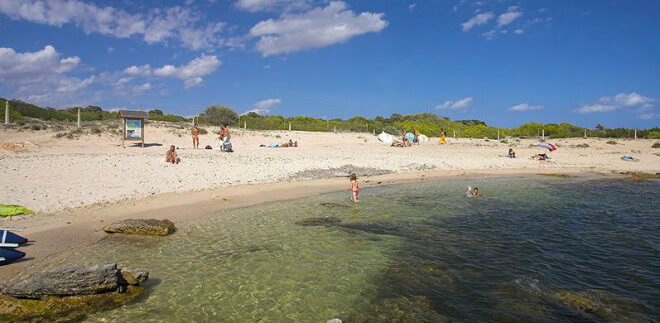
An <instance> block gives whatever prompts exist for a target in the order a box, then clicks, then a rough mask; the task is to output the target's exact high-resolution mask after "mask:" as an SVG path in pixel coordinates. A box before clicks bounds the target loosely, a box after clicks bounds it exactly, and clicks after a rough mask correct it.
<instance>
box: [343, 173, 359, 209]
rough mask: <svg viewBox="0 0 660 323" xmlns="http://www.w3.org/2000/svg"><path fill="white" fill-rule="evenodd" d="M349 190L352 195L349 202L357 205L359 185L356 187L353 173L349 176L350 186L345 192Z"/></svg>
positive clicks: (355, 177) (355, 178)
mask: <svg viewBox="0 0 660 323" xmlns="http://www.w3.org/2000/svg"><path fill="white" fill-rule="evenodd" d="M351 190H352V191H353V194H352V195H351V201H353V202H356V203H357V201H358V194H359V193H360V185H358V182H357V175H355V173H352V174H351V186H350V187H349V188H347V189H346V192H348V191H351Z"/></svg>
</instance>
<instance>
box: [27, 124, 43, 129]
mask: <svg viewBox="0 0 660 323" xmlns="http://www.w3.org/2000/svg"><path fill="white" fill-rule="evenodd" d="M30 128H32V130H35V131H39V130H41V125H38V124H33V125H32V126H31V127H30Z"/></svg>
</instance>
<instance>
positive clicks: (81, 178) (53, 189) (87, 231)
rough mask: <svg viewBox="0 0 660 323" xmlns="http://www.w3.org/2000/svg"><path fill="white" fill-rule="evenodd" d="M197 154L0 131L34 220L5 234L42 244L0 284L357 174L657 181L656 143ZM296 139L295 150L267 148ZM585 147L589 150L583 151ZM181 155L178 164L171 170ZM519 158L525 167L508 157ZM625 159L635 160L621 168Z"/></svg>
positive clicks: (363, 138) (156, 129) (306, 143)
mask: <svg viewBox="0 0 660 323" xmlns="http://www.w3.org/2000/svg"><path fill="white" fill-rule="evenodd" d="M207 130H208V131H209V133H208V134H206V135H202V136H201V137H200V142H201V146H202V147H203V146H206V145H211V146H213V147H214V149H212V150H204V149H200V150H193V149H191V146H192V144H191V139H190V133H189V129H180V127H178V126H176V125H173V124H166V123H151V124H149V125H147V127H146V130H145V133H146V142H147V147H146V148H141V147H133V146H131V144H128V143H127V144H128V145H127V148H122V147H121V141H120V139H119V136H117V135H115V134H108V133H100V134H92V133H90V132H89V131H88V132H83V133H82V134H80V136H79V137H78V138H77V139H66V138H64V137H63V138H56V137H55V136H54V135H55V132H51V131H30V130H27V131H25V130H24V131H17V130H15V129H5V130H2V131H1V132H0V142H2V149H0V163H1V164H2V165H3V167H2V183H1V184H0V203H3V204H19V205H23V206H26V207H28V208H31V209H33V210H35V211H36V213H35V214H34V215H30V216H21V217H16V218H7V219H0V227H12V228H24V229H25V231H24V234H25V236H28V237H29V238H30V240H32V241H34V242H33V243H32V244H31V245H29V246H27V247H25V248H24V249H25V250H24V251H25V252H26V253H28V257H26V259H24V260H22V261H20V262H17V263H15V264H12V265H11V266H3V267H2V268H0V279H8V278H10V277H12V276H13V275H15V274H17V273H18V272H19V271H20V270H22V269H24V268H26V267H28V266H30V265H31V264H33V263H35V261H41V260H44V259H46V258H47V257H48V256H49V255H52V254H55V253H58V252H61V251H64V250H66V249H67V248H71V247H75V246H76V245H79V244H81V243H82V244H86V243H91V242H94V241H97V240H98V239H101V238H103V237H104V233H102V232H101V231H100V227H102V226H103V225H104V224H107V223H109V222H112V221H114V220H118V219H124V218H136V217H138V218H168V219H170V220H173V221H175V223H176V222H182V221H187V220H192V219H197V218H200V217H203V216H205V215H207V214H209V213H212V212H215V211H219V210H223V209H228V208H234V207H242V206H247V205H251V204H256V203H262V202H268V201H275V200H282V199H293V198H298V197H304V196H310V195H314V194H322V193H326V192H333V191H337V190H341V189H344V188H346V187H347V185H348V180H347V179H346V178H345V177H341V175H344V174H348V172H349V171H355V172H357V174H358V176H359V177H360V178H361V186H362V187H364V188H368V187H369V186H373V185H387V184H397V183H405V182H411V181H419V180H431V179H438V178H443V177H446V178H452V177H457V176H504V175H509V176H510V175H511V174H528V175H531V174H539V173H545V174H548V173H585V174H586V173H589V174H602V175H606V176H611V175H612V174H618V173H621V172H640V173H653V174H655V173H658V172H660V163H659V161H660V156H658V154H657V150H658V149H653V148H651V146H652V145H653V143H654V141H653V140H643V139H640V140H620V139H618V140H616V143H615V144H613V143H612V142H610V143H608V141H610V140H608V139H597V138H588V139H557V140H553V139H549V140H548V141H549V142H551V143H553V144H555V145H557V146H558V150H557V151H554V152H552V153H550V156H551V160H550V162H544V161H538V160H532V159H530V156H532V155H534V154H536V153H543V152H547V150H545V149H543V148H541V147H537V146H536V144H537V143H538V142H539V141H538V140H536V139H520V140H518V139H511V138H508V139H507V142H498V141H496V140H484V139H451V138H450V139H449V144H448V145H442V146H439V145H438V144H437V140H438V139H437V138H431V139H430V141H429V142H424V143H422V144H421V145H415V146H413V147H411V148H394V147H389V146H388V145H386V144H383V143H381V142H379V141H378V139H377V138H376V136H373V135H372V134H366V133H318V132H298V131H293V132H288V131H251V130H242V129H232V132H233V135H232V142H233V145H234V150H235V152H234V153H222V152H220V151H219V150H218V149H215V146H216V141H215V140H214V139H215V137H217V135H214V134H213V133H217V130H218V129H216V128H207ZM289 139H292V140H293V141H297V142H298V144H299V147H297V148H266V147H260V145H268V144H270V143H271V142H277V143H282V142H285V141H288V140H289ZM585 144H586V145H588V147H586V148H581V147H584V145H585ZM169 145H175V146H177V147H178V148H179V149H178V150H177V152H178V155H179V157H180V158H181V159H182V162H181V163H180V164H178V165H170V164H166V163H165V152H166V150H167V148H168V147H169ZM509 147H513V148H514V149H515V151H516V154H517V156H518V158H515V159H510V158H507V157H504V156H505V155H506V153H507V150H508V148H509ZM624 155H631V156H633V157H634V158H635V159H636V161H624V160H622V159H621V157H622V156H624Z"/></svg>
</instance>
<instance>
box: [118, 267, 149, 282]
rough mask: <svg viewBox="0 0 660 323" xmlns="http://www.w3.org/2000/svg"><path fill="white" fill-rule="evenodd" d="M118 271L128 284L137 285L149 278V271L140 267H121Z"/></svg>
mask: <svg viewBox="0 0 660 323" xmlns="http://www.w3.org/2000/svg"><path fill="white" fill-rule="evenodd" d="M119 272H120V273H121V277H122V278H123V279H124V281H126V283H127V284H129V285H134V286H138V285H140V284H142V283H144V282H146V281H147V280H148V279H149V271H148V270H146V269H142V268H122V269H120V270H119Z"/></svg>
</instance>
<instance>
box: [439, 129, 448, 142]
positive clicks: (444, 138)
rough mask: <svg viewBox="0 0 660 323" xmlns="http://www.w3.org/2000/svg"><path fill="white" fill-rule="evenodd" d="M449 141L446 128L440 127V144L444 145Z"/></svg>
mask: <svg viewBox="0 0 660 323" xmlns="http://www.w3.org/2000/svg"><path fill="white" fill-rule="evenodd" d="M446 143H447V133H446V132H445V129H440V140H438V145H444V144H446Z"/></svg>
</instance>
